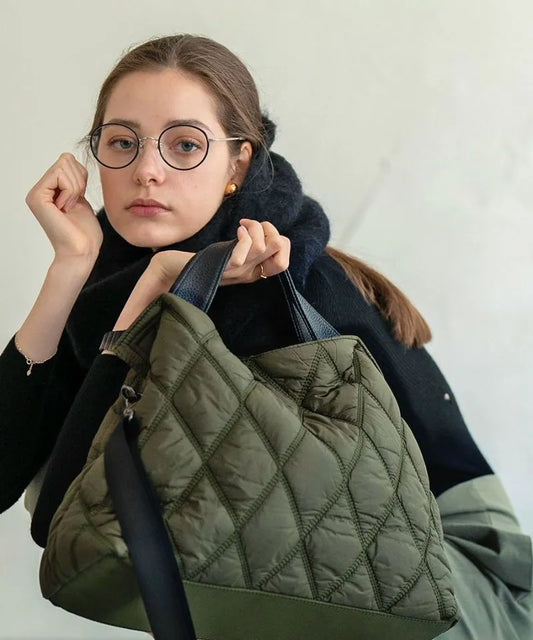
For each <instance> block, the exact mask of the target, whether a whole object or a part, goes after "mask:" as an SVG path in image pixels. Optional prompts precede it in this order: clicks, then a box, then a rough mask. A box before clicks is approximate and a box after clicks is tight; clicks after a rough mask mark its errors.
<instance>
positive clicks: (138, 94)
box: [99, 69, 252, 248]
mask: <svg viewBox="0 0 533 640" xmlns="http://www.w3.org/2000/svg"><path fill="white" fill-rule="evenodd" d="M111 120H116V121H123V122H124V123H130V126H131V128H132V129H134V130H135V132H136V133H137V135H138V136H139V137H140V138H142V137H143V136H153V137H154V138H158V137H159V134H160V133H161V132H162V131H163V130H164V129H166V128H167V127H168V126H169V124H170V123H172V122H173V121H175V120H180V121H184V122H189V121H191V124H195V125H196V126H198V127H200V128H201V129H203V130H204V131H205V132H206V134H207V136H208V137H209V138H225V137H227V133H226V132H225V131H224V129H223V128H222V125H221V124H220V122H219V120H218V117H217V115H216V105H215V102H214V99H213V97H212V96H211V94H210V93H208V91H207V90H206V88H205V87H204V85H203V84H202V83H201V82H200V81H199V80H197V79H196V78H195V77H193V76H191V75H188V74H185V73H183V72H181V71H177V70H175V69H164V70H161V71H146V72H145V71H136V72H134V73H131V74H129V75H126V76H124V77H123V78H121V80H119V82H118V83H117V85H116V86H115V88H114V89H113V91H112V93H111V96H110V98H109V101H108V103H107V107H106V110H105V113H104V120H103V123H104V124H105V123H107V122H109V121H111ZM133 123H134V124H133ZM230 144H231V143H229V142H212V143H210V145H209V153H208V154H207V157H206V158H205V160H204V161H203V162H202V164H200V165H199V166H198V167H196V168H194V169H191V170H189V171H179V170H177V169H174V168H172V167H170V166H169V165H168V164H166V163H165V161H164V160H163V158H162V157H161V155H160V154H159V151H158V149H157V143H156V142H155V141H154V140H145V141H144V146H143V148H141V149H140V150H139V154H138V155H137V157H136V158H135V160H134V161H133V162H132V163H131V164H130V165H128V166H127V167H124V168H122V169H110V168H107V167H104V166H102V165H99V170H100V179H101V183H102V192H103V199H104V207H105V210H106V213H107V216H108V218H109V221H110V223H111V225H112V226H113V228H114V229H115V230H116V231H117V233H119V234H120V235H121V236H122V237H123V238H124V239H125V240H126V241H127V242H129V243H130V244H133V245H135V246H138V247H153V248H156V247H163V246H166V245H169V244H172V243H174V242H179V241H181V240H184V239H186V238H189V237H190V236H192V235H194V234H195V233H196V232H197V231H199V230H200V229H201V228H202V227H204V226H205V225H206V224H207V222H209V220H210V219H211V218H212V217H213V215H214V214H215V212H216V211H217V209H218V208H219V206H220V204H221V202H222V199H223V197H224V189H225V188H226V185H227V184H228V182H236V183H237V184H238V185H239V186H240V185H241V184H242V182H243V180H244V176H245V174H246V170H247V168H248V165H249V162H250V158H251V152H252V148H251V145H250V143H249V142H244V143H242V145H241V152H240V155H239V156H235V155H232V154H231V153H230ZM137 199H143V200H148V199H152V200H157V201H158V202H160V203H161V204H162V205H163V207H164V209H162V210H160V211H159V212H157V213H156V214H155V215H141V214H142V213H143V212H144V213H151V212H150V211H148V210H145V211H143V210H139V209H136V208H130V205H131V203H132V202H133V201H134V200H137Z"/></svg>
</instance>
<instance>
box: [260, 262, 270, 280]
mask: <svg viewBox="0 0 533 640" xmlns="http://www.w3.org/2000/svg"><path fill="white" fill-rule="evenodd" d="M259 269H261V273H260V274H259V277H260V278H264V279H265V280H266V279H267V278H268V276H266V275H265V269H264V267H263V263H260V264H259Z"/></svg>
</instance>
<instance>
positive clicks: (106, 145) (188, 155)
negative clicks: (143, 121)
mask: <svg viewBox="0 0 533 640" xmlns="http://www.w3.org/2000/svg"><path fill="white" fill-rule="evenodd" d="M245 139H246V138H208V137H207V133H206V132H205V131H204V130H203V129H200V127H196V126H195V125H192V124H187V125H182V124H179V125H172V126H171V127H167V128H166V129H165V130H164V131H162V132H161V134H160V136H159V138H153V137H151V136H143V137H142V138H139V136H138V135H137V133H136V132H135V130H134V129H132V128H131V127H129V126H127V125H125V124H115V123H108V124H103V125H101V126H99V127H96V129H94V131H93V132H92V133H91V134H90V146H91V151H92V153H93V155H94V157H95V158H96V160H97V161H98V162H99V163H100V164H102V165H103V166H104V167H108V168H109V169H123V168H124V167H127V166H128V165H130V164H131V163H132V162H133V161H134V160H135V158H136V157H137V156H138V155H139V149H140V148H142V147H143V146H144V140H155V141H156V142H157V148H158V149H159V153H160V154H161V157H162V158H163V160H164V161H165V162H166V163H167V164H168V165H169V166H170V167H172V168H173V169H178V171H190V170H191V169H195V168H196V167H197V166H199V165H201V164H202V162H203V161H204V160H205V159H206V158H207V154H208V153H209V143H210V142H223V141H231V140H245Z"/></svg>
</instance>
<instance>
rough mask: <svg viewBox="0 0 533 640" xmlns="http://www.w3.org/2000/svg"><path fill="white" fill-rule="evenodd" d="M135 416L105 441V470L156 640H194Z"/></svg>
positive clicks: (187, 609)
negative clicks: (144, 459)
mask: <svg viewBox="0 0 533 640" xmlns="http://www.w3.org/2000/svg"><path fill="white" fill-rule="evenodd" d="M138 433H139V425H138V423H137V421H136V419H135V416H133V417H132V418H131V419H128V418H126V417H125V418H124V419H123V420H121V421H120V423H119V424H118V425H117V428H116V429H115V430H114V431H113V433H112V434H111V436H110V438H109V440H108V441H107V444H106V448H105V452H104V466H105V474H106V479H107V483H108V486H109V492H110V494H111V498H112V500H113V505H114V508H115V512H116V514H117V517H118V520H119V522H120V526H121V528H122V537H123V538H124V540H125V542H126V544H127V545H128V549H129V552H130V558H131V562H132V564H133V568H134V570H135V574H136V576H137V581H138V583H139V591H140V593H141V596H142V599H143V601H144V606H145V609H146V615H147V617H148V620H149V622H150V626H151V628H152V633H153V635H154V638H155V640H196V634H195V632H194V626H193V623H192V618H191V614H190V611H189V607H188V605H187V598H186V595H185V589H184V588H183V583H182V581H181V577H180V573H179V569H178V565H177V562H176V559H175V557H174V551H173V549H172V545H171V542H170V539H169V536H168V533H167V530H166V527H165V524H164V521H163V518H162V516H161V512H160V508H159V504H158V501H157V498H156V496H155V493H154V490H153V488H152V486H151V484H150V480H149V478H148V476H147V474H146V470H145V469H144V465H143V463H142V460H141V456H140V453H139V449H138V446H137V435H138Z"/></svg>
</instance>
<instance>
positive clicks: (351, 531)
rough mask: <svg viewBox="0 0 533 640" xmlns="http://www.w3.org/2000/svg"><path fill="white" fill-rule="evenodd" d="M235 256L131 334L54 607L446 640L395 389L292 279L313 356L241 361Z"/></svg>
mask: <svg viewBox="0 0 533 640" xmlns="http://www.w3.org/2000/svg"><path fill="white" fill-rule="evenodd" d="M232 246H233V243H229V245H228V243H219V244H217V245H212V246H211V247H208V248H207V249H205V250H204V251H203V252H200V253H198V254H197V255H196V257H195V258H194V259H193V260H192V261H191V262H190V263H189V265H188V266H187V268H186V269H185V270H184V272H183V273H182V275H181V277H180V278H179V279H178V281H177V283H176V285H175V287H174V288H173V292H171V293H166V294H164V295H162V296H160V297H159V298H158V299H157V300H155V301H154V302H153V303H152V304H151V305H150V306H149V307H148V308H147V309H146V310H145V311H144V313H143V314H142V315H141V316H140V317H139V318H138V319H137V320H136V321H135V323H134V324H133V325H132V326H131V327H130V328H129V329H128V330H127V331H125V332H122V333H121V334H120V336H119V337H118V339H117V340H116V343H115V344H114V346H113V349H114V351H115V353H116V354H117V355H118V357H120V358H122V359H123V360H124V361H125V362H126V363H127V364H128V365H129V367H130V369H129V373H128V374H127V377H126V379H125V381H124V386H123V388H122V393H121V395H120V396H119V397H118V398H117V400H116V402H115V403H114V405H113V406H112V407H111V408H110V410H109V411H108V413H107V415H106V417H105V419H104V420H103V422H102V424H101V425H100V428H99V430H98V432H97V434H96V436H95V438H94V440H93V443H92V446H91V449H90V452H89V455H88V458H87V461H86V464H85V466H84V468H83V470H82V471H81V473H80V474H79V475H78V476H77V477H76V479H75V480H74V481H73V482H72V484H71V485H70V487H69V489H68V491H67V493H66V495H65V497H64V499H63V501H62V503H61V505H60V507H59V508H58V509H57V511H56V512H55V514H54V517H53V519H52V522H51V526H50V530H49V535H48V542H47V546H46V549H45V551H44V554H43V557H42V561H41V568H40V582H41V589H42V592H43V595H44V596H45V597H46V598H48V599H50V600H51V601H52V602H53V603H54V604H56V605H57V606H60V607H63V608H64V609H66V610H68V611H71V612H73V613H76V614H78V615H81V616H84V617H87V618H91V619H93V620H98V621H100V622H103V623H107V624H110V625H116V626H119V627H127V628H131V629H138V630H145V631H150V630H151V631H152V632H153V633H154V636H155V638H156V639H157V640H171V639H172V640H177V639H180V638H181V639H184V640H185V639H186V640H192V638H194V637H198V638H202V639H204V640H326V639H328V640H359V639H360V640H378V639H379V640H383V639H388V638H392V639H394V640H418V639H420V640H422V639H426V638H427V639H429V638H434V637H436V636H438V635H439V634H441V633H443V632H444V631H446V630H447V629H448V628H449V627H450V626H451V625H452V624H454V622H455V621H456V619H457V606H456V602H455V599H454V595H453V590H452V585H451V576H450V568H449V564H448V560H447V557H446V554H445V551H444V549H443V544H442V543H443V539H442V530H441V523H440V517H439V511H438V508H437V506H436V502H435V500H434V497H433V495H432V494H431V492H430V490H429V484H428V478H427V472H426V469H425V466H424V462H423V459H422V455H421V453H420V450H419V448H418V446H417V444H416V441H415V439H414V437H413V435H412V433H411V431H410V430H409V427H408V426H407V425H406V423H405V422H404V421H403V420H402V418H401V416H400V413H399V410H398V405H397V403H396V400H395V398H394V396H393V394H392V392H391V390H390V389H389V387H388V386H387V384H386V382H385V380H384V378H383V375H382V373H381V372H380V370H379V368H378V366H377V365H376V363H375V361H374V359H373V358H372V356H371V355H370V354H369V352H368V351H367V349H366V348H365V346H364V344H363V343H362V342H361V340H360V339H359V338H358V337H356V336H340V335H338V334H337V333H336V332H335V331H334V330H333V329H332V328H331V327H330V326H329V325H328V324H327V323H326V322H325V321H324V320H323V319H322V318H321V317H320V316H319V315H318V314H317V312H316V311H315V310H314V309H312V308H311V307H310V305H309V304H308V303H307V302H306V301H305V300H304V299H303V298H302V297H301V296H300V295H299V294H298V293H297V292H296V291H295V289H294V287H293V286H292V282H291V280H290V276H289V275H288V273H285V274H281V276H279V279H280V285H281V287H280V299H282V298H283V296H282V293H281V291H282V290H283V291H284V294H285V296H284V297H285V301H284V303H285V302H286V303H287V304H288V305H289V308H290V311H291V314H292V318H293V322H294V326H295V330H296V333H297V336H298V338H297V339H298V343H297V344H294V345H293V346H289V347H285V348H281V349H276V350H273V351H269V352H267V353H261V354H259V355H255V356H252V357H248V358H238V357H236V356H235V355H234V354H233V353H231V352H230V351H229V350H228V349H227V348H226V346H225V345H224V343H223V342H222V340H221V338H220V336H219V335H218V333H217V330H216V328H215V326H214V325H213V323H212V321H211V320H210V318H209V317H208V315H207V314H206V313H205V310H206V309H207V308H208V307H209V304H210V301H211V300H212V297H213V295H214V293H215V291H216V288H217V286H218V282H219V280H220V277H221V274H222V271H223V268H224V266H225V263H226V262H225V261H226V260H227V259H228V257H229V255H230V253H231V249H232ZM180 576H181V577H180Z"/></svg>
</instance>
